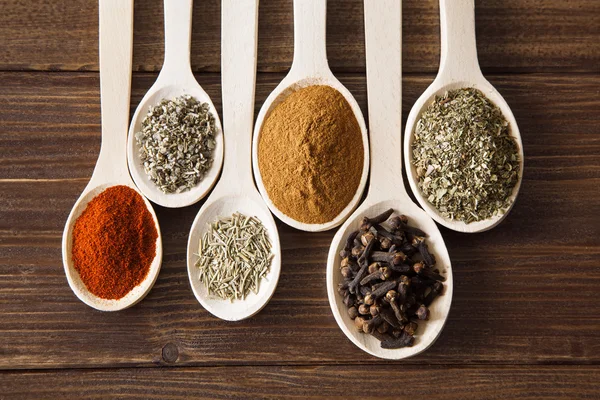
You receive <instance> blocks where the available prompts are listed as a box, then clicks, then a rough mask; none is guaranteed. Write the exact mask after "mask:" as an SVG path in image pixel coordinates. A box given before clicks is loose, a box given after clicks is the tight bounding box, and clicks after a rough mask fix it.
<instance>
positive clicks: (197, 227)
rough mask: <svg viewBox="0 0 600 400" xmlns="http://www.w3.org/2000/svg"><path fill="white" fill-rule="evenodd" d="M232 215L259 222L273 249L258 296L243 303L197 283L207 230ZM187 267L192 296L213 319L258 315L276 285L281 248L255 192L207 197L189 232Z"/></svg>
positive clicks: (267, 215) (277, 235)
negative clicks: (220, 219) (269, 264)
mask: <svg viewBox="0 0 600 400" xmlns="http://www.w3.org/2000/svg"><path fill="white" fill-rule="evenodd" d="M234 213H241V214H244V215H246V216H248V217H256V218H258V219H259V220H260V221H261V223H262V224H263V226H264V227H265V228H266V229H267V232H268V237H269V239H270V241H271V244H272V245H273V247H272V248H271V252H272V253H273V254H274V257H273V260H272V261H271V268H270V269H269V272H268V273H267V275H266V276H265V277H264V278H263V279H262V280H261V282H260V286H259V290H258V293H254V292H250V293H249V295H248V296H246V298H245V299H244V300H234V301H233V302H229V301H227V300H223V299H221V298H220V297H218V296H216V295H213V294H209V293H208V289H207V288H206V286H205V285H204V283H202V282H200V279H199V269H198V267H196V261H198V258H199V256H198V253H199V249H198V245H199V242H200V239H201V238H202V236H203V235H204V232H206V229H207V227H208V226H209V225H210V224H212V223H213V222H215V221H216V220H217V219H219V218H223V217H228V216H230V215H232V214H234ZM187 266H188V276H189V280H190V285H191V286H192V291H193V292H194V295H195V296H196V298H197V299H198V301H199V302H200V304H201V305H202V306H203V307H204V308H205V309H206V310H207V311H208V312H210V313H211V314H213V315H214V316H216V317H219V318H221V319H224V320H227V321H239V320H242V319H245V318H249V317H251V316H253V315H254V314H256V313H258V312H259V311H260V310H261V309H262V308H263V307H264V306H265V305H266V304H267V303H268V301H269V300H270V299H271V297H272V296H273V293H274V292H275V288H276V287H277V283H278V281H279V274H280V271H281V248H280V245H279V234H278V232H277V225H276V224H275V221H274V220H273V217H272V216H271V213H270V212H269V209H268V208H267V207H266V206H265V204H264V203H263V201H262V199H261V198H260V196H259V195H258V193H257V192H256V190H255V191H254V193H253V194H252V195H248V196H246V195H234V194H225V195H219V194H218V193H217V196H213V195H211V196H210V198H209V199H208V201H207V202H206V203H205V204H204V206H202V208H201V209H200V211H199V212H198V215H196V219H194V223H193V224H192V228H191V230H190V236H189V240H188V249H187Z"/></svg>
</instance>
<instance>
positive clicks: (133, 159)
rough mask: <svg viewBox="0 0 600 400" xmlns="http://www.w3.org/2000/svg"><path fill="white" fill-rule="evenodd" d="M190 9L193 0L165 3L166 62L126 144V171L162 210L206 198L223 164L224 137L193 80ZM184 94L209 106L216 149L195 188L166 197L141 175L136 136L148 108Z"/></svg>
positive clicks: (214, 112) (206, 99) (136, 118)
mask: <svg viewBox="0 0 600 400" xmlns="http://www.w3.org/2000/svg"><path fill="white" fill-rule="evenodd" d="M192 6H193V0H165V1H164V10H165V61H164V63H163V67H162V70H161V71H160V74H159V75H158V78H157V79H156V82H155V83H154V85H152V87H151V88H150V90H148V93H146V95H145V96H144V98H143V99H142V101H141V102H140V104H139V105H138V107H137V109H136V110H135V114H134V115H133V120H132V121H131V125H130V127H129V138H128V142H127V158H128V161H129V171H130V172H131V176H132V177H133V180H134V181H135V183H136V185H137V186H138V187H139V188H140V190H141V191H142V193H144V194H145V195H146V197H148V199H150V200H152V201H153V202H155V203H156V204H159V205H161V206H164V207H172V208H175V207H185V206H189V205H190V204H194V203H196V202H197V201H198V200H200V199H202V198H203V197H204V196H206V195H207V194H208V192H209V191H210V190H211V189H212V187H213V186H214V185H215V183H216V182H217V178H218V177H219V172H220V171H221V166H222V164H223V137H222V129H221V121H220V120H219V114H218V113H217V110H216V109H215V106H214V105H213V103H212V101H211V100H210V97H209V96H208V95H207V94H206V92H205V91H204V90H203V89H202V87H201V86H200V85H199V84H198V82H197V81H196V78H194V74H193V73H192V68H191V65H190V44H191V33H192ZM184 94H187V95H191V96H193V97H195V98H196V99H197V100H198V101H200V102H203V103H208V105H209V110H210V112H211V113H212V115H213V116H214V117H215V130H216V132H215V141H216V146H215V149H214V151H213V162H212V166H211V167H210V169H209V170H208V171H207V172H206V175H205V176H204V178H203V179H202V180H201V181H200V182H199V183H198V184H197V185H196V186H195V187H193V188H192V189H190V190H187V191H185V192H182V193H168V194H167V193H164V192H162V191H161V190H160V189H159V188H158V187H157V186H156V185H155V184H154V183H153V182H152V181H151V180H150V178H149V177H148V175H147V174H146V173H145V172H144V166H143V165H142V161H141V159H140V155H139V146H138V145H137V143H136V140H135V133H136V132H139V131H140V129H141V126H142V121H143V120H144V117H146V114H147V113H148V110H149V108H150V107H151V106H154V105H156V104H158V103H160V101H161V100H163V99H169V100H173V99H174V98H175V97H179V96H182V95H184Z"/></svg>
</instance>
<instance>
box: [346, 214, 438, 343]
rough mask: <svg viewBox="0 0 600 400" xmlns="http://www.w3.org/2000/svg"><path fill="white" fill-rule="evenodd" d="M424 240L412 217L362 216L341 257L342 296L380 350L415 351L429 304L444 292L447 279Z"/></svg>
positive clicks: (352, 316) (359, 329) (392, 215)
mask: <svg viewBox="0 0 600 400" xmlns="http://www.w3.org/2000/svg"><path fill="white" fill-rule="evenodd" d="M426 238H427V234H426V233H425V232H423V231H422V230H420V229H419V228H416V227H413V226H410V225H409V220H408V217H406V216H405V215H394V210H393V209H389V210H386V211H385V212H383V213H381V214H380V215H377V216H375V217H373V218H368V217H364V218H363V219H362V221H361V225H360V229H359V230H357V231H353V232H351V233H350V234H349V235H348V236H347V237H346V240H345V243H344V248H343V249H342V250H341V251H340V253H339V254H340V257H341V262H340V274H341V275H342V277H343V282H342V283H341V284H340V286H339V288H338V293H339V295H340V296H341V297H342V299H343V300H344V304H345V305H346V307H347V308H348V316H349V317H350V318H351V319H353V320H354V326H355V327H356V329H357V330H358V331H360V332H363V333H365V334H371V335H373V336H374V337H376V338H377V339H378V340H379V341H380V342H381V347H382V348H387V349H396V348H400V347H405V346H412V345H413V343H414V340H415V338H414V336H415V334H416V332H417V328H418V323H419V322H420V321H425V320H427V319H429V317H430V312H429V307H430V305H431V304H432V303H433V302H434V301H435V299H436V298H437V297H438V296H440V295H441V294H442V293H443V287H444V284H443V282H444V281H445V279H446V278H445V277H444V276H443V275H442V274H440V272H439V270H438V269H434V265H435V262H436V260H435V256H434V255H433V254H432V253H431V252H429V248H428V246H427V243H426V240H427V239H426ZM441 269H442V270H443V268H441Z"/></svg>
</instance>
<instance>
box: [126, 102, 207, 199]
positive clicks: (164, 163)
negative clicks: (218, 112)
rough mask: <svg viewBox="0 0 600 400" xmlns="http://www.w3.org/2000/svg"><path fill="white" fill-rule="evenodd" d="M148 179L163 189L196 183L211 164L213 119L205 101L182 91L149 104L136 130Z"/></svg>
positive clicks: (178, 189) (179, 188) (181, 188)
mask: <svg viewBox="0 0 600 400" xmlns="http://www.w3.org/2000/svg"><path fill="white" fill-rule="evenodd" d="M135 140H136V142H137V144H138V146H139V151H140V159H141V160H142V163H143V164H144V171H145V172H146V174H147V175H148V176H149V177H150V180H152V182H154V183H155V184H156V186H157V187H158V188H159V189H160V190H161V191H163V192H165V193H181V192H184V191H186V190H189V189H191V188H193V187H194V186H196V185H197V184H198V183H199V182H200V181H201V180H202V179H203V178H204V176H205V174H206V172H207V171H208V169H209V168H210V167H211V165H212V161H213V150H214V148H215V119H214V116H213V115H212V114H211V113H210V111H209V105H208V103H201V102H199V101H198V100H197V99H196V98H194V97H192V96H189V95H184V96H181V97H177V98H175V99H173V100H167V99H163V100H162V101H161V102H160V103H158V104H157V105H156V106H153V107H150V109H149V110H148V114H147V115H146V117H145V118H144V120H143V121H142V129H141V130H140V131H139V132H136V133H135Z"/></svg>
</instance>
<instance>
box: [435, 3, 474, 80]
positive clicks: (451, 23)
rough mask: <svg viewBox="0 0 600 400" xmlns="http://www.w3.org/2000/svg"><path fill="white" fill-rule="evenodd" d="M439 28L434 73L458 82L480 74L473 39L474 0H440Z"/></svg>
mask: <svg viewBox="0 0 600 400" xmlns="http://www.w3.org/2000/svg"><path fill="white" fill-rule="evenodd" d="M440 30H441V56H440V72H439V74H438V77H439V78H440V79H442V78H443V79H444V81H446V82H448V81H455V82H458V81H472V80H473V78H476V77H479V76H481V69H480V68H479V61H478V60H477V43H476V40H475V0H440Z"/></svg>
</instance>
